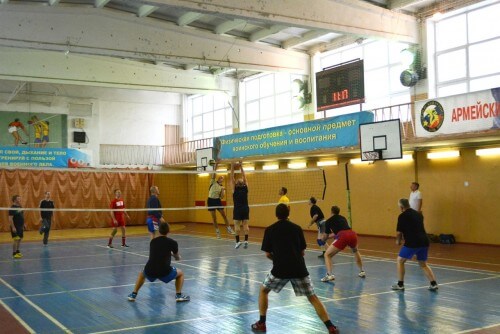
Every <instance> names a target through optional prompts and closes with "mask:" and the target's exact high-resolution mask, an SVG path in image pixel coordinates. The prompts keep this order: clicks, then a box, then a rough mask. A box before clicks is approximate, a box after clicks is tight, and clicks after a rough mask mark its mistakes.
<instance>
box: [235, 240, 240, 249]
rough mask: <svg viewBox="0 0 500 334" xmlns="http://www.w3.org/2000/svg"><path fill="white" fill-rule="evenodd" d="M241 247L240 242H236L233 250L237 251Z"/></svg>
mask: <svg viewBox="0 0 500 334" xmlns="http://www.w3.org/2000/svg"><path fill="white" fill-rule="evenodd" d="M240 246H241V241H238V242H237V243H236V244H235V245H234V249H238V248H240Z"/></svg>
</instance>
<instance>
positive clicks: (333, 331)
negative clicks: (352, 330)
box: [328, 326, 340, 334]
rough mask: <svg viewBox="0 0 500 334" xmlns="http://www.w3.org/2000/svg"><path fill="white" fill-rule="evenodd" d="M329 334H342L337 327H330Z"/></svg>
mask: <svg viewBox="0 0 500 334" xmlns="http://www.w3.org/2000/svg"><path fill="white" fill-rule="evenodd" d="M328 334H340V331H339V330H338V329H337V327H335V326H333V327H328Z"/></svg>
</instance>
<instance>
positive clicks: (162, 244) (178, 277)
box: [128, 222, 190, 302]
mask: <svg viewBox="0 0 500 334" xmlns="http://www.w3.org/2000/svg"><path fill="white" fill-rule="evenodd" d="M158 231H159V232H160V236H158V237H156V238H154V239H153V240H151V242H150V243H149V260H148V262H147V263H146V266H145V267H144V270H143V271H141V272H140V273H139V276H138V277H137V281H136V282H135V288H134V291H133V292H132V293H131V294H130V295H128V300H129V301H131V302H133V301H135V299H136V298H137V293H138V292H139V290H140V289H141V287H142V285H143V284H144V281H145V280H146V279H148V281H150V282H154V281H156V280H157V279H159V280H160V281H162V282H165V283H168V282H170V281H171V280H173V279H175V300H176V301H177V302H186V301H189V300H190V298H189V296H186V295H183V294H182V292H181V291H182V285H183V284H184V273H183V272H182V270H180V269H177V268H175V267H172V266H170V263H171V260H172V258H171V257H172V256H173V257H174V258H175V259H176V260H177V261H179V260H180V259H181V256H180V255H179V247H178V245H177V242H176V241H175V240H173V239H170V238H169V237H167V234H168V232H170V226H169V225H168V223H166V222H163V223H160V226H159V228H158Z"/></svg>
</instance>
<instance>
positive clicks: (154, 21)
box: [0, 0, 480, 103]
mask: <svg viewBox="0 0 500 334" xmlns="http://www.w3.org/2000/svg"><path fill="white" fill-rule="evenodd" d="M477 2H480V1H477V0H475V1H473V0H449V1H434V0H372V1H362V0H311V1H304V0H287V1H278V0H245V1H240V0H210V1H208V0H149V1H140V0H38V1H37V0H34V1H27V0H17V1H16V0H0V48H2V49H4V50H10V49H12V50H21V51H22V52H25V53H29V54H33V50H37V51H40V52H44V53H43V54H42V55H43V58H44V60H45V62H41V63H40V64H39V66H40V67H41V68H36V66H37V65H38V64H36V62H37V60H38V58H40V56H39V54H37V55H35V54H33V56H32V57H33V58H32V59H31V60H29V59H30V58H27V59H28V60H27V61H26V60H25V62H27V63H29V64H26V63H23V62H18V63H17V64H14V63H13V62H12V60H11V62H10V63H8V62H5V63H4V64H10V65H9V66H7V65H5V66H2V62H0V94H2V95H1V96H0V99H2V96H3V99H4V101H1V100H0V103H2V102H4V103H5V100H8V99H9V97H12V96H13V95H14V97H13V98H11V100H12V99H15V98H21V97H16V96H15V93H16V88H18V87H21V86H22V85H23V83H25V82H33V84H31V85H30V86H29V87H30V89H31V91H32V92H38V93H41V94H57V95H59V96H63V95H64V96H73V97H85V98H87V97H89V96H88V95H94V94H95V95H96V96H95V97H99V94H105V95H106V96H109V95H110V94H117V96H124V95H126V96H129V95H130V92H131V91H135V90H136V89H135V87H136V86H137V87H140V89H139V90H144V87H145V86H147V85H145V84H144V83H143V81H144V80H146V81H147V80H150V78H143V79H142V80H143V81H141V83H140V85H137V84H136V82H135V80H136V77H135V74H136V73H135V70H131V72H130V73H127V75H123V76H122V77H121V78H115V77H113V75H111V74H105V73H97V74H93V75H92V76H89V75H88V73H77V74H75V73H76V72H78V71H76V70H71V69H70V67H69V66H67V67H66V69H67V70H68V71H66V72H71V74H70V75H68V74H66V73H65V70H66V69H65V68H63V66H62V61H59V62H60V63H61V69H58V70H57V71H54V70H53V69H50V68H47V69H46V68H45V65H46V63H48V62H49V59H50V60H52V61H53V60H54V59H55V57H54V56H52V55H54V52H57V55H58V57H59V56H60V55H61V52H62V53H64V54H65V55H66V57H67V56H68V54H70V55H73V54H78V55H86V56H92V57H102V56H104V57H106V59H108V63H109V61H111V62H114V64H112V65H109V64H107V66H108V68H110V67H113V66H118V67H119V66H123V62H124V61H126V62H127V65H130V63H131V62H132V63H134V64H135V66H136V68H137V69H138V70H140V71H142V70H143V69H144V68H145V67H147V69H148V70H151V68H152V67H153V66H154V67H155V68H156V69H158V70H164V69H168V70H170V71H175V72H170V73H168V78H169V80H170V81H169V80H164V81H167V82H168V84H164V85H163V86H162V84H161V83H157V84H156V83H155V84H154V85H152V87H151V90H161V91H163V92H169V91H172V92H191V91H190V90H189V89H188V87H187V86H189V85H193V86H195V87H196V88H197V89H199V90H202V91H203V90H205V89H206V90H211V89H213V87H212V86H210V84H209V83H206V82H204V83H202V84H200V81H203V80H207V76H209V77H217V76H225V77H230V78H235V79H242V78H245V77H247V76H250V75H254V74H256V73H259V72H265V71H284V72H293V73H298V74H308V72H309V65H308V63H309V62H308V59H309V55H312V54H314V53H316V52H318V51H328V50H332V49H335V48H338V47H341V46H343V45H347V44H351V43H353V42H355V41H357V42H360V41H362V40H364V39H370V38H388V39H393V40H399V41H404V42H407V43H417V42H418V40H419V36H418V34H419V30H420V29H419V21H420V20H421V19H422V18H425V17H427V16H429V15H431V14H432V13H433V12H434V11H436V10H440V11H442V12H444V11H447V10H451V9H456V8H459V7H463V6H465V5H469V4H471V3H477ZM96 59H97V60H95V61H102V60H101V58H96ZM63 60H64V59H63ZM13 64H14V65H13ZM30 66H32V67H35V70H34V71H33V72H30V71H29V70H26V68H29V67H30ZM47 67H48V66H47ZM155 68H153V69H155ZM43 70H46V73H45V72H43ZM91 71H92V67H91V66H90V67H88V68H86V69H85V72H91ZM54 72H59V73H57V75H53V73H54ZM81 72H84V71H83V70H81ZM33 73H36V75H35V74H33ZM40 73H41V74H40ZM44 77H46V78H47V80H45V79H44ZM49 77H50V80H49V79H48V78H49ZM184 77H186V78H187V79H186V80H187V81H186V82H188V84H186V82H183V83H182V84H179V83H178V82H179V80H178V79H179V78H184ZM200 78H201V79H203V80H201V79H200ZM137 80H139V81H140V80H141V79H137ZM211 80H216V79H211ZM82 82H83V83H84V85H83V86H86V87H89V86H90V87H91V86H93V83H96V86H99V87H100V88H99V89H96V90H89V89H82ZM97 83H98V85H97ZM127 83H132V84H130V85H127ZM185 86H186V87H185ZM23 87H25V86H23ZM117 88H119V90H118V91H116V89H117ZM124 89H127V90H126V91H124ZM183 89H184V90H183ZM129 90H130V91H129ZM146 90H147V89H146ZM20 93H21V94H20V95H19V96H21V95H22V89H21V90H20Z"/></svg>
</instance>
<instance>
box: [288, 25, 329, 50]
mask: <svg viewBox="0 0 500 334" xmlns="http://www.w3.org/2000/svg"><path fill="white" fill-rule="evenodd" d="M327 34H329V32H328V31H314V30H313V31H308V32H306V33H305V34H304V35H302V36H300V37H292V38H289V39H287V40H286V41H283V43H281V47H282V48H283V49H286V50H288V49H291V48H293V47H295V46H298V45H301V44H304V43H307V42H309V41H311V40H313V39H316V38H319V37H321V36H325V35H327Z"/></svg>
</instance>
